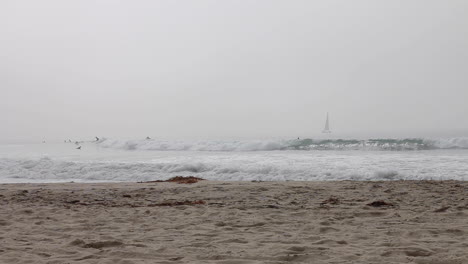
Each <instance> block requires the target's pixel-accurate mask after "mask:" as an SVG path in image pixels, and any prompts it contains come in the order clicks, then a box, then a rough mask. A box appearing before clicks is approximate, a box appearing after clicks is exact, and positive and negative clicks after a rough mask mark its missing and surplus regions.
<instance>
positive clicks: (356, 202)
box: [0, 181, 468, 264]
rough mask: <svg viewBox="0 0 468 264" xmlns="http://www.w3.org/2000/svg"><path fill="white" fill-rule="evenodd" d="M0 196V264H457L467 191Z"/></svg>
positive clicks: (207, 189)
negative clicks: (177, 203)
mask: <svg viewBox="0 0 468 264" xmlns="http://www.w3.org/2000/svg"><path fill="white" fill-rule="evenodd" d="M0 189H1V190H0V209H1V211H0V230H1V231H0V263H60V264H62V263H121V264H124V263H126V264H129V263H225V264H228V263H229V264H240V263H288V262H296V263H418V264H423V263H427V264H430V263H431V264H436V263H447V264H448V263H459V264H462V263H468V211H467V210H468V182H455V181H392V182H352V181H343V182H215V181H202V182H198V183H195V184H190V185H187V184H177V183H96V184H79V183H66V184H3V185H0ZM187 201H188V202H187ZM378 201H383V202H378ZM176 202H180V203H188V205H176ZM373 202H375V203H373ZM190 203H194V204H190ZM368 204H371V205H368Z"/></svg>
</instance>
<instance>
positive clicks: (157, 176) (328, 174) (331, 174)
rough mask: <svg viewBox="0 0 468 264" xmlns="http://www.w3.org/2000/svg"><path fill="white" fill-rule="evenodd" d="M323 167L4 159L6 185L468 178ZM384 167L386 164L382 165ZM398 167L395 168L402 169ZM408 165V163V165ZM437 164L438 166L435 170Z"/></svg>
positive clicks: (451, 173) (456, 171)
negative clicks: (188, 178)
mask: <svg viewBox="0 0 468 264" xmlns="http://www.w3.org/2000/svg"><path fill="white" fill-rule="evenodd" d="M355 162H356V161H354V162H350V163H349V164H346V163H338V162H336V161H334V162H330V161H329V160H327V161H325V162H323V163H320V162H318V163H312V162H298V163H297V162H294V164H295V165H294V166H291V161H290V160H289V161H288V160H286V161H283V162H282V161H281V160H275V161H272V162H269V161H263V162H258V161H255V162H248V161H247V160H244V161H242V162H235V161H232V162H225V161H219V160H218V161H216V160H214V161H190V160H184V161H180V162H158V163H151V162H150V163H148V162H137V163H135V162H131V163H125V162H76V161H60V160H54V159H50V158H40V159H28V160H17V159H0V168H1V170H0V175H1V177H0V179H1V180H0V182H70V181H74V182H116V181H122V182H136V181H151V180H163V179H168V178H170V177H174V176H197V177H202V178H204V179H208V180H221V181H232V180H235V181H251V180H262V181H331V180H357V181H361V180H371V181H379V180H384V181H388V180H430V179H432V180H449V179H452V180H467V176H466V173H465V171H466V170H465V168H466V166H465V167H464V168H462V167H460V168H459V167H455V168H454V167H453V165H452V164H447V165H446V166H445V169H443V170H441V169H440V166H439V165H430V164H427V166H425V167H423V168H420V166H416V167H411V168H409V167H404V166H401V167H400V168H398V170H394V169H391V168H389V167H390V166H389V167H386V166H383V165H382V164H380V163H376V164H366V162H365V160H364V159H362V160H361V161H357V163H358V165H356V164H354V163H355ZM382 163H384V162H382ZM399 164H400V165H401V164H403V163H396V164H394V165H395V166H394V167H398V166H399ZM410 165H411V164H410ZM406 166H407V165H406ZM431 166H433V167H431Z"/></svg>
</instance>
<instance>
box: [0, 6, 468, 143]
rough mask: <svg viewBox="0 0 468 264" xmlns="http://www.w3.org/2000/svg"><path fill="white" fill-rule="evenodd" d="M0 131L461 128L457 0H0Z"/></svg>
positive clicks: (51, 135) (463, 44)
mask: <svg viewBox="0 0 468 264" xmlns="http://www.w3.org/2000/svg"><path fill="white" fill-rule="evenodd" d="M0 92H1V96H0V126H1V129H0V138H1V139H2V140H1V141H5V140H23V139H41V138H47V139H51V140H57V139H60V140H61V139H64V138H76V137H82V138H83V137H88V136H89V137H90V136H94V135H99V136H108V137H124V136H125V137H142V136H146V135H151V136H154V137H164V138H181V139H183V138H210V137H215V138H226V137H227V138H236V137H244V138H245V137H253V138H258V137H289V136H291V137H296V136H301V137H306V136H317V135H320V131H321V130H322V129H323V125H324V121H325V120H324V119H325V115H326V112H327V111H328V112H330V118H331V129H332V130H333V131H334V133H335V135H343V136H346V135H347V136H351V135H352V136H355V135H366V136H367V135H369V136H380V135H385V136H392V135H393V136H407V135H408V136H417V135H420V136H431V135H436V134H441V135H442V134H447V135H449V134H453V135H455V134H457V135H458V134H463V133H464V132H466V131H468V118H467V115H468V103H467V101H468V1H466V0H447V1H442V0H438V1H429V0H386V1H383V0H381V1H379V0H366V1H363V0H354V1H348V0H342V1H337V0H335V1H333V0H324V1H311V0H305V1H297V0H295V1H293V0H283V1H272V0H264V1H247V0H246V1H234V0H232V1H227V0H226V1H217V0H212V1H205V0H198V1H175V0H167V1H130V0H128V1H116V0H108V1H96V0H92V1H91V0H89V1H85V0H80V1H71V0H70V1H64V0H56V1H49V0H41V1H35V0H31V1H19V0H11V1H8V0H4V1H1V2H0Z"/></svg>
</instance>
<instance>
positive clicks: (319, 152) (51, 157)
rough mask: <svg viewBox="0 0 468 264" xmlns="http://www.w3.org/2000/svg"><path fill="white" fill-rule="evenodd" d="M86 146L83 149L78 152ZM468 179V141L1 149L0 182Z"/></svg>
mask: <svg viewBox="0 0 468 264" xmlns="http://www.w3.org/2000/svg"><path fill="white" fill-rule="evenodd" d="M78 146H81V149H77V147H78ZM189 175H192V176H197V177H201V178H204V179H209V180H223V181H252V180H257V181H334V180H357V181H361V180H375V181H377V180H463V181H466V180H468V138H446V139H426V138H413V139H366V140H353V139H321V140H320V139H293V140H288V139H274V140H202V141H184V140H180V141H177V140H172V141H170V140H153V139H148V140H147V139H142V140H117V139H100V140H99V141H86V142H78V143H77V144H76V143H74V142H62V143H48V142H46V143H36V144H2V145H0V182H1V183H25V182H32V183H37V182H138V181H151V180H163V179H167V178H170V177H173V176H189Z"/></svg>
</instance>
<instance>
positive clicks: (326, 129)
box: [322, 112, 331, 133]
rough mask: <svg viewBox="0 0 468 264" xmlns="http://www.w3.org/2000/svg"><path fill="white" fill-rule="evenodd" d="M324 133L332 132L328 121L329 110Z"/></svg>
mask: <svg viewBox="0 0 468 264" xmlns="http://www.w3.org/2000/svg"><path fill="white" fill-rule="evenodd" d="M322 133H331V131H330V123H329V121H328V112H327V121H325V128H324V129H323V131H322Z"/></svg>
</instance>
